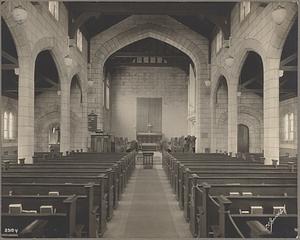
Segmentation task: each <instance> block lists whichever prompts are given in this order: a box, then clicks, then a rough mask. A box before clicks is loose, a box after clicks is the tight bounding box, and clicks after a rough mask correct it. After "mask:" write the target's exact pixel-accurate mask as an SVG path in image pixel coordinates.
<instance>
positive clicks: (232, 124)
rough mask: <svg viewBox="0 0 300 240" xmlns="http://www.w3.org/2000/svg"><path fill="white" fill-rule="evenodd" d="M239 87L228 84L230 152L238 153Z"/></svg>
mask: <svg viewBox="0 0 300 240" xmlns="http://www.w3.org/2000/svg"><path fill="white" fill-rule="evenodd" d="M237 110H238V104H237V87H236V86H232V85H228V152H232V154H233V155H234V154H235V153H237V134H238V129H237V118H238V115H237V113H238V111H237Z"/></svg>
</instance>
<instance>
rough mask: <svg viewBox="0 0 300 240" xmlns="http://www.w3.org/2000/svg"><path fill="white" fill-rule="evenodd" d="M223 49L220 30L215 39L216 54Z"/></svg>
mask: <svg viewBox="0 0 300 240" xmlns="http://www.w3.org/2000/svg"><path fill="white" fill-rule="evenodd" d="M222 47H223V32H222V30H220V31H219V32H218V34H217V39H216V53H218V52H219V51H220V50H221V49H222Z"/></svg>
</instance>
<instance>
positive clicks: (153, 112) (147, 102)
mask: <svg viewBox="0 0 300 240" xmlns="http://www.w3.org/2000/svg"><path fill="white" fill-rule="evenodd" d="M136 116H137V119H136V123H137V126H136V130H137V132H148V127H147V126H148V124H149V123H150V124H151V125H152V132H161V131H162V98H137V114H136Z"/></svg>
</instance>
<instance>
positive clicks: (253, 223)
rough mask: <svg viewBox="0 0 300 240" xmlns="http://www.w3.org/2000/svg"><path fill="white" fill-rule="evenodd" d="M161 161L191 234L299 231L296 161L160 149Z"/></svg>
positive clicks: (283, 234)
mask: <svg viewBox="0 0 300 240" xmlns="http://www.w3.org/2000/svg"><path fill="white" fill-rule="evenodd" d="M162 164H163V168H164V170H165V172H166V174H167V176H168V179H169V181H170V184H171V186H172V189H173V191H174V193H175V196H176V199H177V200H178V203H179V207H180V208H181V209H182V210H183V212H184V217H185V219H186V221H187V222H189V225H190V231H191V233H192V235H193V237H198V238H211V237H221V238H250V237H273V238H274V237H278V238H294V237H296V236H297V231H296V228H297V184H296V183H297V172H296V167H295V165H296V164H297V163H296V162H293V164H291V162H290V161H289V163H283V164H280V165H263V164H262V163H257V162H253V161H246V160H243V159H239V158H237V157H231V156H226V155H224V154H220V153H210V154H206V153H199V154H182V153H176V154H172V155H171V154H170V153H167V152H163V163H162Z"/></svg>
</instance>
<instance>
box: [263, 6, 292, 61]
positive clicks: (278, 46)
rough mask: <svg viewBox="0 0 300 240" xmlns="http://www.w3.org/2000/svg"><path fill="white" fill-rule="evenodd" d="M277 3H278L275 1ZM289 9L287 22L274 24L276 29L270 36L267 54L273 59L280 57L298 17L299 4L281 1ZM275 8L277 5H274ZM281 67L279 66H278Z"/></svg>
mask: <svg viewBox="0 0 300 240" xmlns="http://www.w3.org/2000/svg"><path fill="white" fill-rule="evenodd" d="M273 4H277V3H273ZM280 5H281V6H284V7H285V8H286V10H287V15H286V17H285V22H284V23H282V24H281V25H277V24H276V23H273V24H274V26H275V27H274V31H273V32H272V35H271V38H270V44H268V48H267V54H268V57H270V58H273V59H278V58H279V59H280V57H281V53H282V50H283V46H284V43H285V41H286V39H287V36H288V34H289V31H290V29H291V28H292V26H293V23H294V22H295V21H296V19H297V4H296V3H280ZM274 8H275V7H274ZM278 67H279V66H278Z"/></svg>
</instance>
